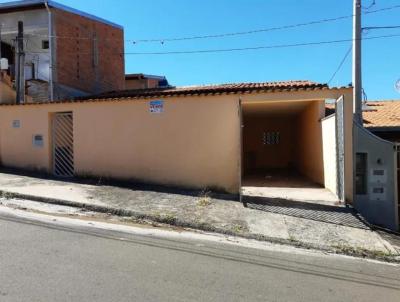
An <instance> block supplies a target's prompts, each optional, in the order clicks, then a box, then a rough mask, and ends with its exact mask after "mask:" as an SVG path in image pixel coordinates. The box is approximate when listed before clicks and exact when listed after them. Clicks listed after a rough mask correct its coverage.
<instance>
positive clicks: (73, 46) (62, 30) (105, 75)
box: [0, 0, 125, 103]
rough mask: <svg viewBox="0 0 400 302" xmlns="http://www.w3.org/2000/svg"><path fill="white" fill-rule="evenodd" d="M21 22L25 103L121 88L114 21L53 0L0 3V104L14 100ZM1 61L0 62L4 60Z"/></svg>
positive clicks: (119, 31) (119, 40) (119, 32)
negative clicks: (20, 23)
mask: <svg viewBox="0 0 400 302" xmlns="http://www.w3.org/2000/svg"><path fill="white" fill-rule="evenodd" d="M19 21H22V22H23V34H24V38H23V42H24V43H23V45H24V50H23V51H24V57H25V59H24V78H25V94H26V100H25V101H26V102H40V101H47V100H59V99H67V98H72V97H76V96H84V95H88V94H93V93H101V92H104V91H110V90H120V89H123V88H124V87H125V79H124V55H123V53H124V38H123V36H124V33H123V28H122V27H121V26H120V25H117V24H114V23H112V22H110V21H107V20H104V19H101V18H98V17H95V16H93V15H90V14H87V13H84V12H81V11H78V10H76V9H73V8H70V7H67V6H64V5H61V4H59V3H57V2H54V1H45V0H24V1H14V2H7V3H3V4H0V33H1V35H0V37H1V50H0V57H1V58H3V63H4V62H6V63H4V64H3V70H1V78H0V85H1V86H0V88H1V89H0V103H13V102H15V75H16V70H15V68H16V64H15V63H16V56H17V53H16V45H15V40H16V36H17V34H18V22H19ZM4 59H5V60H4Z"/></svg>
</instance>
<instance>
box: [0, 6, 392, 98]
mask: <svg viewBox="0 0 400 302" xmlns="http://www.w3.org/2000/svg"><path fill="white" fill-rule="evenodd" d="M1 2H7V1H5V0H0V3H1ZM57 2H59V3H62V4H64V5H68V6H71V7H73V8H76V9H79V10H82V11H85V12H88V13H90V14H93V15H96V16H99V17H102V18H104V19H107V20H110V21H112V22H115V23H117V24H120V25H122V26H123V27H124V34H125V39H126V40H130V41H126V42H125V52H126V58H125V65H126V72H127V73H146V74H155V75H165V76H166V77H167V79H168V81H169V82H170V84H172V85H176V86H186V85H198V84H219V83H231V82H264V81H281V80H312V81H316V82H320V83H327V82H328V81H329V80H330V78H331V77H332V75H333V74H334V72H335V71H336V70H337V68H338V66H339V65H340V63H341V61H342V60H343V58H344V57H345V54H346V53H347V52H348V50H349V47H351V42H350V41H345V42H342V43H333V44H322V45H312V46H310V45H308V46H302V47H290V48H272V49H260V50H248V51H231V52H218V53H200V54H196V53H191V54H170V55H149V54H144V55H134V54H132V53H137V52H140V53H142V52H170V51H192V50H209V49H231V48H246V47H258V46H270V45H282V44H298V43H310V42H320V41H332V40H348V39H351V38H352V18H351V17H349V18H344V19H340V20H337V21H333V22H326V23H320V24H314V25H309V26H301V27H296V28H290V29H282V30H275V31H269V32H261V33H253V34H248V35H237V36H227V37H220V38H207V39H195V40H183V41H164V43H161V42H147V43H146V42H140V40H146V39H168V38H179V37H193V36H199V35H200V36H202V35H215V34H217V35H218V34H225V33H235V32H244V31H253V30H258V29H265V28H271V27H282V26H286V25H292V24H299V23H307V22H310V21H317V20H321V19H327V18H336V17H342V16H351V15H352V14H353V11H352V2H353V1H352V0H324V1H321V0H146V1H143V0H141V1H139V0H85V1H82V0H57ZM372 3H373V0H363V6H364V9H363V12H364V14H363V27H370V26H393V25H399V26H400V18H399V16H400V8H397V9H393V10H387V11H382V12H376V13H369V14H365V12H371V11H373V10H379V9H382V8H385V7H390V6H394V5H400V0H376V1H375V5H374V6H372V8H369V9H368V7H369V6H370V5H371V4H372ZM393 34H399V35H400V28H397V29H380V30H370V31H367V32H365V33H364V34H363V36H364V38H368V37H369V38H370V37H374V36H382V35H393ZM132 40H133V41H137V42H136V43H133V42H132ZM399 54H400V36H399V37H391V38H388V37H387V38H381V39H370V40H364V41H363V57H362V66H363V87H364V90H365V93H366V95H367V97H368V99H370V100H380V99H399V98H400V92H397V91H396V90H395V83H396V81H398V80H400V55H399ZM351 61H352V57H351V54H350V55H349V56H348V57H347V59H346V61H345V62H344V64H343V66H342V67H341V68H340V70H339V71H338V73H337V74H336V76H335V78H334V79H333V80H332V81H331V83H330V85H331V86H347V85H349V84H350V83H351Z"/></svg>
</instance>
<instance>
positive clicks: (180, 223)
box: [0, 189, 400, 263]
mask: <svg viewBox="0 0 400 302" xmlns="http://www.w3.org/2000/svg"><path fill="white" fill-rule="evenodd" d="M0 196H1V197H5V198H17V199H26V200H31V201H37V202H43V203H48V204H54V205H61V206H70V207H74V208H80V209H84V210H88V211H93V212H98V213H106V214H111V215H116V216H125V217H132V218H133V219H136V220H147V221H151V222H155V223H162V224H167V225H171V226H177V227H182V228H189V229H195V230H200V231H205V232H212V233H218V234H222V235H228V236H238V237H242V238H246V239H254V240H259V241H266V242H271V243H276V244H282V245H290V246H295V247H299V248H305V249H314V250H319V251H322V252H326V253H331V254H341V255H347V256H353V257H359V258H368V259H374V260H381V261H386V262H392V263H400V258H399V257H398V256H394V255H389V254H384V253H378V252H372V251H368V250H360V249H353V248H351V247H345V248H343V247H338V248H334V247H330V246H323V245H316V244H310V243H304V242H301V241H297V240H290V239H281V238H276V237H268V236H265V235H261V234H252V233H238V232H234V231H232V230H227V229H221V228H217V227H215V226H213V225H211V224H208V223H194V222H190V221H184V220H181V219H177V218H175V217H172V218H171V217H169V216H162V215H152V214H145V213H141V212H137V211H132V210H126V209H122V208H113V207H107V206H101V205H95V204H89V203H83V202H76V201H71V200H65V199H58V198H49V197H43V196H37V195H30V194H23V193H16V192H10V191H6V190H1V189H0Z"/></svg>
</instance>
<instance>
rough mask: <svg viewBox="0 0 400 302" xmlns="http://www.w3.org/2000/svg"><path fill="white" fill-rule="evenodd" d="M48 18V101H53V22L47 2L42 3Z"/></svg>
mask: <svg viewBox="0 0 400 302" xmlns="http://www.w3.org/2000/svg"><path fill="white" fill-rule="evenodd" d="M44 5H45V6H46V10H47V13H48V16H49V17H48V18H49V34H48V37H49V51H50V62H49V84H50V101H53V100H54V84H53V22H52V18H51V11H50V8H49V4H48V1H45V2H44Z"/></svg>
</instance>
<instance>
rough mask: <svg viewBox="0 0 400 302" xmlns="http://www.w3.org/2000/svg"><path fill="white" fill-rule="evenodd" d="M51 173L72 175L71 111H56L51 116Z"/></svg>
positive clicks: (62, 175) (63, 175)
mask: <svg viewBox="0 0 400 302" xmlns="http://www.w3.org/2000/svg"><path fill="white" fill-rule="evenodd" d="M53 173H54V175H56V176H61V177H71V176H73V175H74V136H73V116H72V112H63V113H56V114H55V115H54V118H53Z"/></svg>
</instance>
